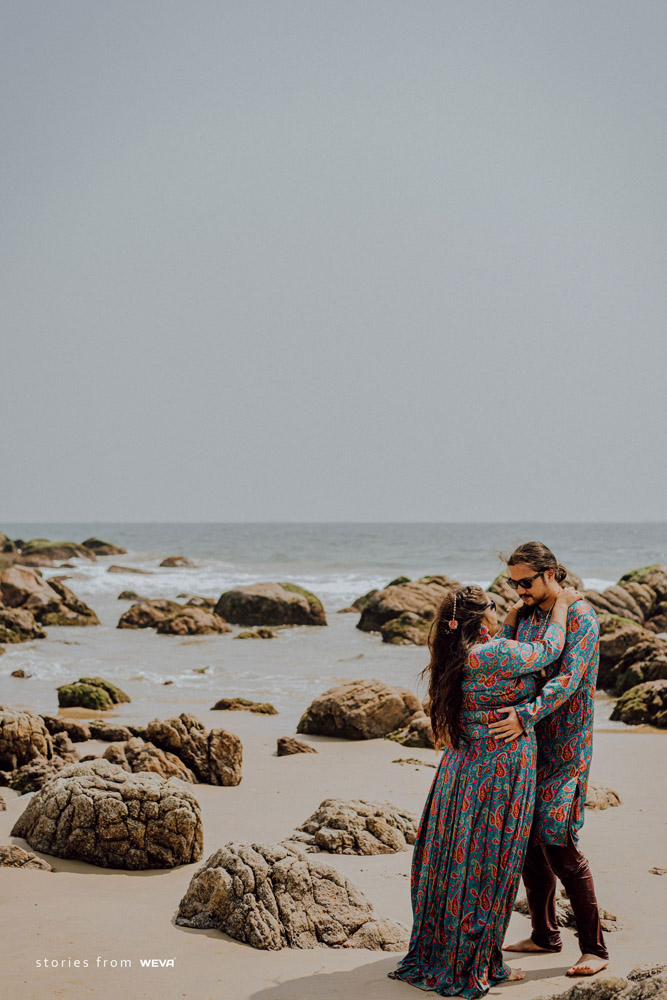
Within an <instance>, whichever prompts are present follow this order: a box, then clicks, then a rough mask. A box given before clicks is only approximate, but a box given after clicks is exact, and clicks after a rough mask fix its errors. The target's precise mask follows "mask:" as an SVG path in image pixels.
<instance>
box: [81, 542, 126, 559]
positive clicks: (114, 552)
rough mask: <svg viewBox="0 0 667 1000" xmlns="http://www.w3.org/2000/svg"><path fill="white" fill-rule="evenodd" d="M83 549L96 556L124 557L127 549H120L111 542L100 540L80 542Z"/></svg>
mask: <svg viewBox="0 0 667 1000" xmlns="http://www.w3.org/2000/svg"><path fill="white" fill-rule="evenodd" d="M81 544H82V545H83V547H84V548H86V549H90V551H91V552H94V553H95V555H96V556H124V555H125V553H126V552H127V549H121V548H119V546H118V545H113V544H112V543H111V542H103V541H102V539H101V538H94V537H93V538H86V540H85V542H81Z"/></svg>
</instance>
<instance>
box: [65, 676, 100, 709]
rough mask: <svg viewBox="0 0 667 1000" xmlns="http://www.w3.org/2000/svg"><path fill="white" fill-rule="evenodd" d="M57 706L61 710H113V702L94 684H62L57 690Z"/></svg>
mask: <svg viewBox="0 0 667 1000" xmlns="http://www.w3.org/2000/svg"><path fill="white" fill-rule="evenodd" d="M58 704H59V705H60V707H61V708H72V707H80V708H89V709H92V710H93V711H102V712H103V711H106V710H107V709H109V708H113V705H114V703H113V701H112V700H111V698H110V697H109V695H108V694H107V692H106V691H105V690H104V688H102V687H99V686H98V685H96V684H82V683H81V682H78V683H75V684H63V685H62V686H61V687H59V688H58Z"/></svg>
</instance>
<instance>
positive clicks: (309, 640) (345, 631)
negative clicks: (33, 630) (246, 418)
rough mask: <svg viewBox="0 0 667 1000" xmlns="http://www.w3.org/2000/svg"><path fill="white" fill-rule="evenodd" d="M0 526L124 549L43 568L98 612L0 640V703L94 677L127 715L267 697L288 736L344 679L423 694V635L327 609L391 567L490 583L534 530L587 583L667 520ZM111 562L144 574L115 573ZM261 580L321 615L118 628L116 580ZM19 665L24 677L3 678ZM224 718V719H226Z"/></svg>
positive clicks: (180, 584)
mask: <svg viewBox="0 0 667 1000" xmlns="http://www.w3.org/2000/svg"><path fill="white" fill-rule="evenodd" d="M0 530H2V531H4V533H5V534H6V535H8V536H9V537H10V538H23V539H25V540H28V539H30V538H36V537H38V538H50V539H53V540H56V541H61V540H63V541H64V540H68V541H76V542H81V541H83V540H84V539H85V538H88V537H90V536H91V535H95V536H97V537H99V538H103V539H104V540H106V541H110V542H113V543H114V544H116V545H119V546H122V547H123V548H126V549H127V550H128V551H127V555H123V556H113V557H105V558H101V559H99V560H98V562H97V563H89V562H86V561H84V560H75V561H74V562H75V566H74V568H73V569H67V570H64V571H63V570H58V569H44V570H43V573H44V576H45V578H47V579H48V577H49V576H53V575H55V574H59V575H62V574H65V575H67V577H68V578H69V579H68V580H67V585H68V586H69V587H70V588H71V589H72V590H73V591H74V592H75V593H76V594H77V596H79V597H80V598H81V599H82V600H84V601H85V602H86V603H87V604H89V605H90V606H91V607H92V608H93V609H94V610H95V611H96V612H97V614H98V617H99V618H100V621H101V623H102V624H101V625H100V626H99V627H88V628H50V629H48V637H47V639H45V640H39V641H35V642H31V643H23V644H20V645H16V646H7V647H6V652H5V655H4V656H3V657H2V659H1V660H0V702H2V703H3V704H10V705H15V706H17V707H18V706H23V707H26V708H32V709H36V710H38V711H41V712H55V711H57V694H56V687H57V686H58V685H60V684H64V683H66V682H68V681H71V680H76V679H77V678H78V677H80V676H86V675H87V676H91V675H93V676H95V675H101V676H104V677H107V678H109V679H110V680H112V681H114V682H116V683H118V684H119V685H120V686H121V687H122V688H124V689H125V690H126V691H127V692H128V694H130V696H131V698H132V703H131V706H129V707H124V711H123V717H124V718H126V719H127V720H128V721H131V720H132V721H134V720H136V721H137V722H146V721H147V720H148V719H149V718H153V717H155V716H160V717H166V716H167V715H173V714H177V713H178V712H180V711H183V710H187V711H195V712H200V713H203V712H207V711H208V709H209V708H210V707H211V705H212V704H213V703H214V702H215V701H216V700H217V699H219V698H221V697H223V696H237V695H239V696H245V697H248V698H252V699H254V700H258V701H270V702H272V703H273V704H274V705H275V707H276V708H277V709H278V711H279V713H280V714H279V716H278V717H276V723H275V725H277V726H279V728H280V730H281V732H284V733H285V734H288V733H290V732H293V731H294V727H295V725H296V723H297V721H298V719H299V717H300V715H301V713H302V712H303V711H304V710H305V709H306V708H307V706H308V704H309V703H310V701H311V700H312V698H313V697H315V696H316V695H317V694H319V693H321V692H322V691H325V690H326V689H327V688H329V687H332V686H333V685H335V684H337V683H340V682H341V681H343V680H345V679H351V678H357V677H365V678H370V677H378V678H380V679H381V680H384V681H386V682H387V683H390V684H401V685H404V686H406V687H409V688H411V689H412V690H414V691H416V692H417V693H418V694H420V695H423V694H424V686H423V684H422V683H421V682H420V679H419V674H420V672H421V670H422V669H423V667H424V665H425V663H426V662H427V653H426V650H425V649H424V648H423V647H422V648H420V647H409V646H408V647H397V646H389V645H385V644H383V643H382V641H381V639H380V637H379V636H377V635H369V634H367V633H363V632H360V631H359V630H358V629H357V628H356V627H355V626H356V622H357V620H358V619H357V616H356V615H352V614H345V615H338V614H336V612H337V611H338V610H339V609H340V608H343V607H346V606H348V605H349V604H350V603H351V602H352V601H353V600H354V599H355V598H356V597H358V596H359V595H361V594H364V593H366V591H368V590H371V589H372V588H374V587H382V586H386V584H387V583H388V582H389V581H390V580H392V579H394V578H395V577H396V576H399V575H401V576H403V575H404V576H409V577H411V578H412V579H416V578H418V577H419V576H423V575H425V574H431V573H445V574H447V575H448V576H450V577H454V578H456V579H458V580H460V581H461V582H462V583H477V584H481V585H482V586H488V584H489V583H490V582H491V581H492V580H493V578H494V577H495V576H496V575H497V574H498V573H499V572H500V570H501V569H502V566H503V564H502V562H501V560H500V555H499V554H500V553H505V554H509V553H510V552H511V551H512V549H513V548H514V547H515V546H516V545H517V544H519V543H520V542H522V541H528V540H531V539H537V540H539V541H543V542H545V543H546V544H547V545H548V546H549V547H550V548H551V549H552V551H553V552H554V553H555V555H556V556H557V558H558V559H559V560H560V561H561V562H562V563H564V564H565V565H566V566H567V567H568V568H570V569H572V570H574V571H575V572H576V573H578V574H579V575H580V576H581V577H582V578H583V580H584V585H585V587H586V588H594V589H598V590H602V589H604V588H605V587H606V586H608V585H609V584H611V583H614V582H616V580H618V578H619V577H620V576H621V575H622V574H623V573H625V572H627V571H628V570H630V569H634V568H636V567H638V566H643V565H646V564H648V563H653V562H667V524H423V523H420V524H406V523H397V524H372V523H367V524H343V523H340V524H315V523H306V524H296V523H290V524H138V523H128V524H123V523H117V524H113V523H108V524H104V523H95V524H84V523H82V524H72V523H69V524H1V525H0ZM170 555H183V556H187V557H188V558H190V559H191V560H192V561H193V562H194V563H195V568H194V569H163V568H160V567H159V563H160V562H161V561H162V559H164V558H165V557H166V556H170ZM114 563H115V564H117V565H124V566H128V567H133V568H139V569H145V570H149V571H150V574H149V575H145V576H144V575H136V574H130V573H128V574H127V575H125V574H116V573H113V574H110V573H108V571H107V570H108V567H109V565H111V564H114ZM260 580H273V581H292V582H294V583H298V584H300V585H302V586H304V587H306V588H308V589H309V590H311V591H313V592H314V593H315V594H317V596H318V597H320V599H321V600H322V603H323V605H324V607H325V610H326V612H327V617H328V622H329V625H328V627H327V628H306V627H298V628H293V629H285V630H281V631H279V633H278V637H277V638H276V639H274V640H271V641H235V640H234V638H233V635H222V636H191V637H179V636H161V635H156V634H155V632H153V631H152V630H123V629H117V628H116V625H117V622H118V618H119V617H120V615H121V613H122V612H123V611H124V610H125V609H126V608H128V607H129V605H130V602H127V601H119V600H118V594H119V593H120V592H121V591H123V590H126V589H132V590H135V591H137V592H138V593H139V594H141V595H143V596H145V597H151V598H157V597H164V598H172V599H173V598H176V597H177V596H178V595H179V594H184V593H185V594H188V595H195V594H198V595H201V596H206V597H216V598H217V597H218V596H219V595H220V594H221V593H222V592H223V591H224V590H228V589H230V588H231V587H233V586H236V585H239V584H249V583H254V582H258V581H260ZM237 631H239V629H238V628H235V629H234V633H236V632H237ZM19 667H20V668H23V669H24V670H25V672H26V673H27V674H30V675H31V676H30V678H29V679H27V680H22V679H17V678H14V677H11V676H10V675H11V672H12V671H13V670H16V669H17V668H19ZM165 681H171V682H172V683H171V684H169V685H165V683H164V682H165ZM612 705H613V702H612V701H611V700H610V699H609V698H607V697H606V696H605V695H604V694H600V695H599V697H598V706H597V712H596V724H597V725H598V727H603V728H618V729H624V728H626V727H623V726H622V725H621V724H614V723H610V722H609V719H608V716H609V712H610V710H611V706H612ZM130 717H131V718H130ZM209 718H210V717H209ZM220 718H221V719H222V717H220ZM224 718H225V720H226V721H225V722H224V724H225V725H230V724H229V721H228V720H229V718H230V717H229V716H228V715H227V716H225V717H224ZM267 722H268V720H267ZM207 724H211V723H210V722H208V723H207ZM219 724H220V725H222V724H223V722H222V721H221V722H220V723H219ZM230 728H233V727H232V726H230ZM271 728H274V726H273V725H272V727H271Z"/></svg>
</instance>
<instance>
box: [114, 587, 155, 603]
mask: <svg viewBox="0 0 667 1000" xmlns="http://www.w3.org/2000/svg"><path fill="white" fill-rule="evenodd" d="M118 600H119V601H136V603H137V604H146V603H148V602H149V601H150V597H139V594H138V593H137V592H136V590H121V592H120V594H119V595H118Z"/></svg>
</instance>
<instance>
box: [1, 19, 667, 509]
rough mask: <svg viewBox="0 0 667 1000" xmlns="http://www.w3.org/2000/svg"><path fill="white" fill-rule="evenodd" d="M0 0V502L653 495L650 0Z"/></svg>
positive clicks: (658, 241) (656, 151) (201, 504)
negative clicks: (639, 0) (138, 0)
mask: <svg viewBox="0 0 667 1000" xmlns="http://www.w3.org/2000/svg"><path fill="white" fill-rule="evenodd" d="M0 14H1V21H0V84H1V85H0V91H1V93H2V107H1V118H0V126H1V128H2V133H1V134H2V157H1V158H0V191H1V195H2V197H1V198H0V202H1V205H2V208H1V212H2V218H1V224H0V253H1V260H0V267H1V271H0V280H1V283H2V284H1V288H2V314H3V319H2V324H1V326H0V338H1V341H2V343H1V352H0V358H1V368H0V371H1V372H2V377H1V381H0V429H1V431H2V438H1V439H2V458H3V460H2V470H3V474H2V477H1V478H2V488H1V489H0V526H1V524H2V522H16V521H21V522H25V521H50V522H53V521H69V522H79V521H206V522H208V521H466V520H470V521H533V522H534V521H646V520H649V521H651V520H653V521H664V520H667V514H666V511H667V504H666V503H665V496H666V494H667V462H666V460H665V459H666V451H667V449H666V447H665V445H666V437H667V434H666V429H667V392H666V391H665V382H666V377H667V364H666V362H667V346H666V342H667V338H666V337H665V328H666V324H665V319H666V313H667V308H666V307H667V281H666V280H665V273H666V253H665V251H666V248H667V206H666V204H665V198H666V194H665V177H667V130H665V127H664V108H665V106H666V103H667V86H666V84H667V63H666V62H665V59H664V52H665V47H666V43H667V37H666V36H667V7H665V5H664V4H663V3H661V2H659V0H643V2H642V3H637V2H636V0H627V2H618V0H559V2H558V3H553V2H551V0H549V2H544V0H503V3H497V2H496V0H486V2H479V0H465V2H464V0H456V2H454V0H316V2H313V0H210V2H209V0H142V2H141V3H136V0H108V2H105V3H87V2H84V0H76V2H72V0H21V2H20V3H16V2H14V0H2V2H0Z"/></svg>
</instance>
